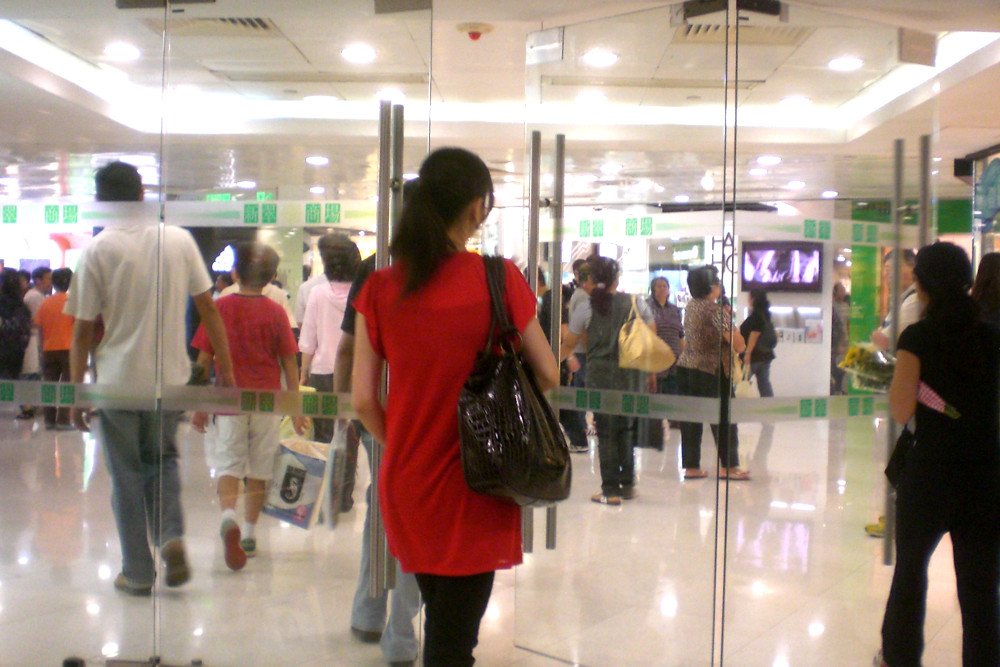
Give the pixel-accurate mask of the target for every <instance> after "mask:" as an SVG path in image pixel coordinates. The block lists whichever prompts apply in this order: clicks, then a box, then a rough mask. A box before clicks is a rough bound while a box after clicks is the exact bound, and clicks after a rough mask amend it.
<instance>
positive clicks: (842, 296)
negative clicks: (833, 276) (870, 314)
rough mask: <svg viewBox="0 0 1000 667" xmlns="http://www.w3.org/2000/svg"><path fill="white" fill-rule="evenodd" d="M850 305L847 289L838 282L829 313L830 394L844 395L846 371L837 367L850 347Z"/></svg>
mask: <svg viewBox="0 0 1000 667" xmlns="http://www.w3.org/2000/svg"><path fill="white" fill-rule="evenodd" d="M850 318H851V304H850V303H848V294H847V288H846V287H844V284H843V283H841V282H840V281H837V282H836V283H834V285H833V310H832V311H831V313H830V321H831V325H830V329H831V332H830V393H831V394H832V395H838V394H844V393H846V391H845V388H844V377H845V376H846V375H847V373H846V371H844V369H843V368H841V367H840V366H839V364H840V362H841V361H843V359H844V354H845V353H846V352H847V348H848V346H849V345H850V331H849V328H848V327H849V326H850Z"/></svg>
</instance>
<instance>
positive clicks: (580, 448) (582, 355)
mask: <svg viewBox="0 0 1000 667" xmlns="http://www.w3.org/2000/svg"><path fill="white" fill-rule="evenodd" d="M573 276H574V280H573V286H574V289H573V293H572V295H570V298H569V305H568V306H567V314H566V317H567V321H568V320H569V319H572V317H573V313H575V312H576V311H577V310H578V309H580V308H581V307H582V306H583V307H586V306H589V303H590V294H591V292H593V291H594V280H593V278H592V277H591V275H590V265H589V264H588V263H587V260H585V259H578V260H576V261H575V262H573ZM564 363H565V364H566V369H567V370H568V371H569V373H570V379H569V384H570V386H571V387H575V388H577V389H583V388H584V387H586V386H587V346H586V345H585V344H584V341H579V342H578V343H577V344H576V347H575V348H574V349H573V353H572V354H570V355H569V356H567V357H566V358H565V361H564ZM559 421H560V423H561V424H562V425H563V428H565V429H566V435H567V436H568V437H569V442H570V450H571V451H573V452H587V451H589V450H590V447H589V446H588V445H587V413H585V412H583V411H579V410H560V412H559Z"/></svg>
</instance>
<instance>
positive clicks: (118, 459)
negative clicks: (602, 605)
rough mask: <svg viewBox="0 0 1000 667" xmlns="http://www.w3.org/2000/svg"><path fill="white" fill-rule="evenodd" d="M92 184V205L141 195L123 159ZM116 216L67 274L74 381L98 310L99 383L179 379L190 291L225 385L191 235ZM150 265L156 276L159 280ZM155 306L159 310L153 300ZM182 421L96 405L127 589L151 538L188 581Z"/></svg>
mask: <svg viewBox="0 0 1000 667" xmlns="http://www.w3.org/2000/svg"><path fill="white" fill-rule="evenodd" d="M95 181H96V185H97V200H98V201H114V202H139V201H142V199H143V186H142V179H141V178H140V176H139V172H138V170H137V169H136V168H135V167H134V166H132V165H130V164H126V163H124V162H112V163H111V164H108V165H107V166H105V167H103V168H101V169H100V170H99V171H98V172H97V175H96V177H95ZM118 214H119V216H120V219H121V222H122V223H124V224H121V225H115V226H110V227H108V228H106V229H105V230H104V231H102V232H101V233H100V234H99V235H97V236H96V237H94V240H93V241H92V242H91V244H90V246H89V247H88V248H87V249H86V250H85V251H84V253H83V255H82V256H81V257H80V261H79V263H78V264H77V271H76V273H75V274H74V276H73V285H72V287H71V288H70V291H69V298H68V300H67V302H66V309H65V312H66V314H67V315H72V316H73V317H75V318H76V320H75V322H74V323H73V341H72V345H71V347H70V380H71V381H72V382H73V383H74V384H79V383H82V382H83V379H84V374H85V372H86V370H87V357H88V355H89V354H90V351H91V349H92V348H93V342H94V340H95V338H96V332H97V319H98V317H101V318H102V320H103V326H104V336H103V337H102V338H101V342H100V344H99V345H98V346H97V349H96V351H95V352H94V358H95V365H96V367H97V372H98V373H99V375H100V378H101V382H102V383H107V384H113V385H118V386H119V387H121V388H126V389H127V390H133V391H134V390H141V389H142V388H144V387H145V388H149V389H150V390H151V389H152V388H153V383H154V378H156V377H157V376H159V377H161V378H162V382H163V384H164V385H183V384H185V383H186V382H187V381H188V378H189V376H190V373H191V369H190V364H189V361H188V356H187V350H186V346H185V340H184V324H185V317H184V316H185V311H186V309H187V301H188V297H191V298H193V299H194V304H195V308H196V309H197V310H198V314H199V315H200V316H201V321H202V323H203V324H204V326H205V329H206V331H207V333H208V336H209V338H210V339H211V341H212V345H213V347H214V348H215V353H216V360H217V362H218V369H217V378H218V382H219V384H221V385H222V386H226V387H231V386H233V385H234V384H235V380H234V377H233V364H232V359H231V357H230V353H229V343H228V340H227V338H226V330H225V327H224V325H223V323H222V318H221V317H220V315H219V311H218V309H217V308H216V306H215V302H214V301H213V300H212V279H211V278H210V277H209V275H208V271H207V269H206V268H205V264H204V261H203V260H202V258H201V253H200V252H199V250H198V246H197V245H196V244H195V242H194V239H193V238H191V235H190V234H189V233H188V232H187V231H185V230H184V229H182V228H180V227H176V226H172V225H168V226H166V227H163V228H162V229H161V228H160V227H158V226H157V225H155V224H149V223H148V222H146V221H144V220H142V218H141V212H140V211H137V210H136V209H134V208H129V207H128V205H127V204H121V205H120V208H118ZM157 266H161V267H162V268H161V269H160V270H161V272H162V273H163V275H162V276H161V279H159V280H158V279H157V274H156V267H157ZM156 303H159V304H160V307H159V309H158V308H155V307H151V306H150V304H156ZM158 311H160V312H158ZM153 350H157V351H158V352H157V353H156V354H154V353H153V352H152V351H153ZM157 366H159V367H160V368H161V370H160V372H159V373H158V372H157ZM180 418H181V413H180V412H179V411H177V412H175V411H168V410H157V411H139V410H120V409H102V410H101V411H100V412H98V413H97V419H96V422H97V423H96V426H97V427H98V428H97V429H96V431H97V437H98V441H99V442H100V443H101V444H102V446H103V449H104V454H105V462H106V463H107V466H108V471H109V473H110V476H111V485H112V494H111V498H112V502H111V505H112V510H113V512H114V517H115V525H116V526H117V528H118V538H119V541H120V542H121V552H122V571H121V573H120V574H119V575H118V577H117V578H116V579H115V582H114V585H115V588H116V589H118V590H119V591H122V592H124V593H127V594H131V595H149V594H150V592H151V591H152V588H153V582H154V579H155V578H156V562H155V560H154V558H153V554H152V553H151V552H150V544H149V542H150V539H152V541H153V542H154V544H155V546H157V547H159V550H160V556H161V558H162V560H163V562H164V564H165V565H166V576H165V577H164V580H165V583H166V585H167V586H170V587H173V586H180V585H182V584H184V583H186V582H187V581H188V579H189V578H190V576H191V572H190V568H189V566H188V562H187V556H186V550H185V548H184V538H183V535H184V517H183V514H182V511H181V483H180V471H179V467H178V458H179V452H178V448H177V424H178V422H179V421H180ZM70 419H71V420H72V422H73V423H74V425H75V426H76V427H77V428H78V429H80V430H81V431H89V430H90V424H89V422H88V419H87V417H86V415H85V414H84V412H83V411H82V410H80V409H79V408H73V409H72V410H71V411H70Z"/></svg>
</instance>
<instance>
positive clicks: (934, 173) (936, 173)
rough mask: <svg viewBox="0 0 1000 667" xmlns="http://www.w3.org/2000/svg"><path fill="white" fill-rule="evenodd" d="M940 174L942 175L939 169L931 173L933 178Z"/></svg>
mask: <svg viewBox="0 0 1000 667" xmlns="http://www.w3.org/2000/svg"><path fill="white" fill-rule="evenodd" d="M940 173H941V172H940V171H938V170H937V169H935V170H934V171H932V172H931V176H937V175H938V174H940Z"/></svg>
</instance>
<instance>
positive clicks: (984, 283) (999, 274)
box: [972, 252, 1000, 316]
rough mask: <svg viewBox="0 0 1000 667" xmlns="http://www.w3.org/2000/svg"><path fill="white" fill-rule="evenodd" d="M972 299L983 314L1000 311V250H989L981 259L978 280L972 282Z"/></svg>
mask: <svg viewBox="0 0 1000 667" xmlns="http://www.w3.org/2000/svg"><path fill="white" fill-rule="evenodd" d="M972 300H973V301H975V302H976V303H977V304H978V305H979V310H980V312H981V313H982V314H983V315H987V316H995V315H997V313H1000V252H988V253H986V254H985V255H983V258H982V259H981V260H979V270H978V271H976V282H974V283H973V284H972Z"/></svg>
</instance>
